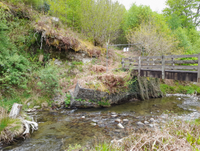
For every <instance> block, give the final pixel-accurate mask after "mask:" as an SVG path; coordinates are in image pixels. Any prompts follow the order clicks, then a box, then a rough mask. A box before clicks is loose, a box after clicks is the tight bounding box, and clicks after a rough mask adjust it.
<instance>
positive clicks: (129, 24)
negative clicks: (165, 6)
mask: <svg viewBox="0 0 200 151" xmlns="http://www.w3.org/2000/svg"><path fill="white" fill-rule="evenodd" d="M152 15H153V12H152V10H151V8H150V7H149V6H144V5H140V6H137V5H136V4H133V5H132V6H131V8H130V9H129V10H128V11H127V13H126V15H125V21H124V30H125V31H128V30H129V29H133V28H136V27H139V26H140V24H141V23H143V22H146V23H147V22H148V21H149V18H150V17H152Z"/></svg>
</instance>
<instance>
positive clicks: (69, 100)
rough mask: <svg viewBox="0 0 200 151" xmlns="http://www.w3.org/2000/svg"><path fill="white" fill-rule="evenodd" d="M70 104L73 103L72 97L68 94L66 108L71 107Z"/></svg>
mask: <svg viewBox="0 0 200 151" xmlns="http://www.w3.org/2000/svg"><path fill="white" fill-rule="evenodd" d="M70 102H71V95H70V94H68V93H66V99H65V105H66V107H68V106H69V105H70Z"/></svg>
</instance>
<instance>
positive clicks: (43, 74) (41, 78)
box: [33, 66, 59, 96]
mask: <svg viewBox="0 0 200 151" xmlns="http://www.w3.org/2000/svg"><path fill="white" fill-rule="evenodd" d="M57 73H58V70H57V69H56V67H54V66H46V67H45V68H43V69H41V70H38V71H35V73H34V74H33V75H34V77H33V78H35V81H37V86H38V89H40V90H41V92H42V93H44V94H47V95H49V96H53V95H54V94H55V93H56V92H58V91H59V80H58V78H59V77H58V75H57Z"/></svg>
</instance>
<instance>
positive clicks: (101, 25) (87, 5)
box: [80, 0, 125, 45]
mask: <svg viewBox="0 0 200 151" xmlns="http://www.w3.org/2000/svg"><path fill="white" fill-rule="evenodd" d="M124 12H125V7H124V6H123V5H120V4H119V3H118V2H112V1H111V0H84V1H81V17H80V18H81V27H82V32H83V33H84V34H85V35H87V36H88V37H89V38H90V39H91V40H92V41H93V42H94V44H95V45H102V44H104V43H105V42H110V41H111V40H113V39H115V38H116V37H117V34H118V31H119V28H120V25H121V22H122V20H123V14H124Z"/></svg>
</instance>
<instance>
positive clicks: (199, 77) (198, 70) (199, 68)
mask: <svg viewBox="0 0 200 151" xmlns="http://www.w3.org/2000/svg"><path fill="white" fill-rule="evenodd" d="M197 82H198V83H200V53H199V54H198V69H197Z"/></svg>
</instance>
